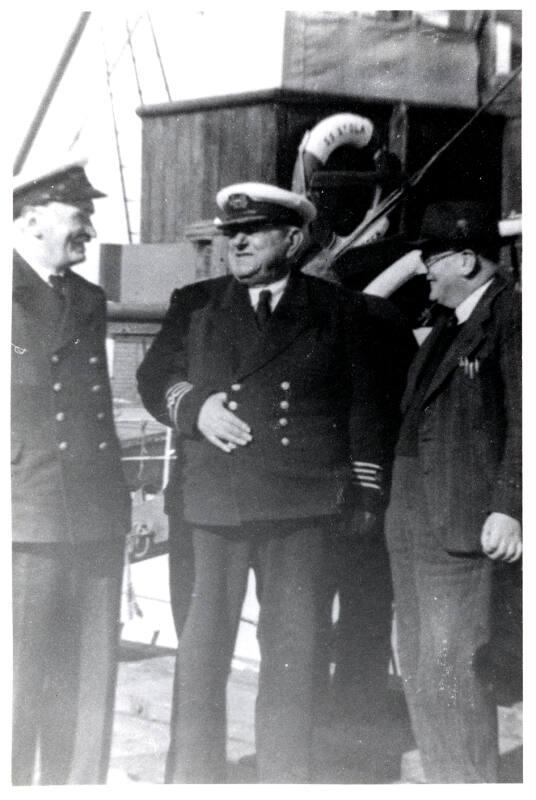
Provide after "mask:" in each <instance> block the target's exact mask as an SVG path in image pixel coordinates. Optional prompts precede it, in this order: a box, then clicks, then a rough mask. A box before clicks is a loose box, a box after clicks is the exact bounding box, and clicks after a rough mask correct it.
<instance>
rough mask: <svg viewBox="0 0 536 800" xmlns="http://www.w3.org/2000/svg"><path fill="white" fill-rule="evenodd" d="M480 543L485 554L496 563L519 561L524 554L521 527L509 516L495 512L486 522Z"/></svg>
mask: <svg viewBox="0 0 536 800" xmlns="http://www.w3.org/2000/svg"><path fill="white" fill-rule="evenodd" d="M480 542H481V544H482V549H483V551H484V553H485V554H486V555H487V556H489V558H492V559H493V560H494V561H495V560H500V561H506V562H507V563H511V562H512V561H517V560H518V558H520V557H521V553H522V552H523V545H522V542H521V525H520V523H519V522H518V520H517V519H514V518H513V517H509V516H508V514H501V513H499V512H498V511H494V512H493V513H492V514H490V515H489V517H488V518H487V519H486V521H485V522H484V525H483V527H482V534H481V536H480Z"/></svg>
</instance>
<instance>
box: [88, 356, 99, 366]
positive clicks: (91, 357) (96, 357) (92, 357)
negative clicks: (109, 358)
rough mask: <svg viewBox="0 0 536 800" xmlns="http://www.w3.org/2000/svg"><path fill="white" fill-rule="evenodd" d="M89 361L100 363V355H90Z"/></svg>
mask: <svg viewBox="0 0 536 800" xmlns="http://www.w3.org/2000/svg"><path fill="white" fill-rule="evenodd" d="M89 363H90V364H98V363H99V357H98V356H90V357H89Z"/></svg>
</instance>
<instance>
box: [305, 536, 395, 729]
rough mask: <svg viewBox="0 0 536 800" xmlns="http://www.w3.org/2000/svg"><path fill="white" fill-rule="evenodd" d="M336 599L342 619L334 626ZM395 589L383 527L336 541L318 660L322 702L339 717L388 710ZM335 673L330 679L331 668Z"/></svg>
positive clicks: (331, 554) (333, 540)
mask: <svg viewBox="0 0 536 800" xmlns="http://www.w3.org/2000/svg"><path fill="white" fill-rule="evenodd" d="M335 595H338V602H339V617H338V620H337V623H336V625H335V626H333V623H332V607H333V601H334V598H335ZM392 603H393V590H392V585H391V572H390V568H389V557H388V554H387V548H386V544H385V538H384V535H383V530H382V529H381V523H379V524H378V530H377V531H376V532H375V535H374V536H368V537H359V536H357V535H356V536H355V537H350V536H333V537H330V540H329V544H328V555H327V569H326V582H325V585H324V594H323V600H322V602H321V610H322V619H321V635H320V637H319V651H318V657H317V685H318V695H319V698H322V697H324V705H326V706H327V708H329V709H330V711H331V712H332V713H333V714H334V715H335V716H336V717H339V716H348V715H349V716H352V715H357V716H362V717H368V716H370V717H372V718H374V716H375V715H376V713H377V712H378V711H382V710H386V708H387V705H388V703H389V699H388V678H389V662H390V659H391V628H392ZM330 662H334V664H335V671H334V674H333V676H332V677H331V679H330V677H329V664H330Z"/></svg>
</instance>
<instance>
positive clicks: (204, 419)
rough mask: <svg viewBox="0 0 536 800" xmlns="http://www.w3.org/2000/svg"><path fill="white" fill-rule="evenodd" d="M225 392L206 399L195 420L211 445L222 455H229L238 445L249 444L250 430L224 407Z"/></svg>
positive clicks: (225, 400)
mask: <svg viewBox="0 0 536 800" xmlns="http://www.w3.org/2000/svg"><path fill="white" fill-rule="evenodd" d="M226 402H227V394H226V392H218V393H217V394H211V395H210V397H207V399H206V400H205V402H204V403H203V405H202V406H201V410H200V411H199V416H198V418H197V427H198V428H199V430H200V431H201V433H202V434H203V436H204V437H205V439H208V441H209V442H211V444H214V445H216V447H219V449H220V450H223V452H224V453H231V452H232V451H233V450H235V449H236V447H237V446H238V445H240V446H243V445H245V444H248V442H251V439H252V436H251V429H250V427H249V425H247V424H246V423H245V422H243V421H242V420H241V419H240V418H239V417H237V416H236V414H233V412H232V411H229V409H228V408H226V407H225V403H226Z"/></svg>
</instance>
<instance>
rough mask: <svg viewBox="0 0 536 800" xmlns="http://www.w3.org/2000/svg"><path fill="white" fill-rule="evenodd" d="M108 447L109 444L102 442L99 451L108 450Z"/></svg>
mask: <svg viewBox="0 0 536 800" xmlns="http://www.w3.org/2000/svg"><path fill="white" fill-rule="evenodd" d="M107 447H108V442H100V444H99V450H106V448H107Z"/></svg>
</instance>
